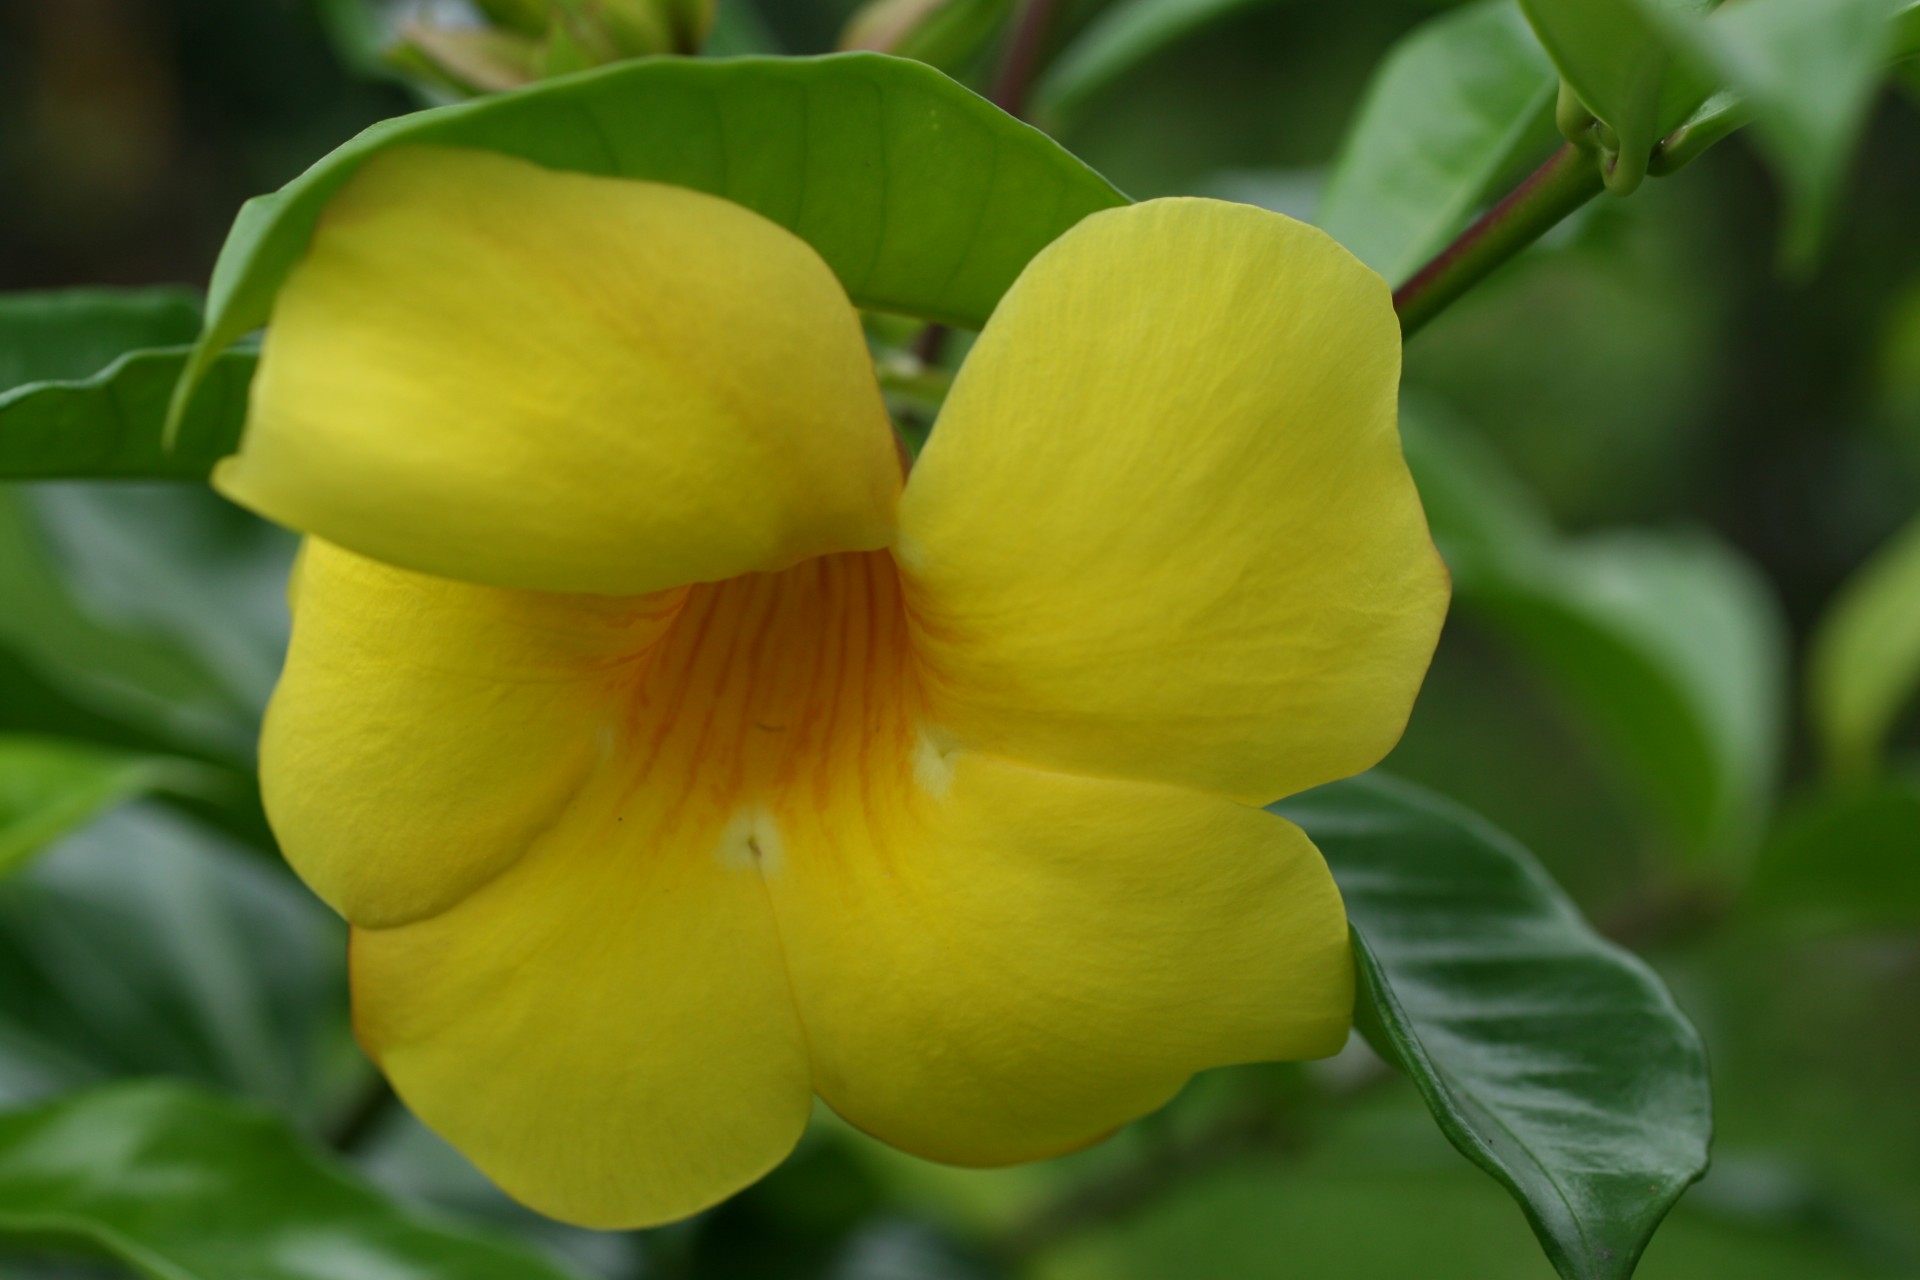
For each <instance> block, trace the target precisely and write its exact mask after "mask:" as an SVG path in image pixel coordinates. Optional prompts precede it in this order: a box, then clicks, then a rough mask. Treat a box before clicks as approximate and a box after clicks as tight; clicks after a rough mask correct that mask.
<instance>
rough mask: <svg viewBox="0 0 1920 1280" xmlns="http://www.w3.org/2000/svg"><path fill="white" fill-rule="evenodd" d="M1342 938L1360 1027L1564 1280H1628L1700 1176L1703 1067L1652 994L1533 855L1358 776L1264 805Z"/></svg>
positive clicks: (1705, 1126)
mask: <svg viewBox="0 0 1920 1280" xmlns="http://www.w3.org/2000/svg"><path fill="white" fill-rule="evenodd" d="M1277 808H1278V811H1279V812H1281V813H1282V814H1284V815H1285V816H1287V817H1288V818H1291V819H1292V820H1294V821H1296V822H1298V823H1300V825H1301V826H1303V827H1305V828H1306V830H1307V832H1308V834H1309V835H1311V836H1312V837H1313V839H1314V842H1315V843H1316V844H1318V845H1319V846H1320V849H1321V851H1322V852H1324V853H1325V854H1326V857H1327V862H1328V864H1329V865H1330V866H1331V867H1332V868H1333V873H1334V878H1335V879H1336V880H1338V881H1339V884H1340V891H1341V893H1342V895H1343V896H1344V897H1345V899H1346V903H1347V911H1348V914H1349V915H1350V916H1351V918H1352V920H1353V925H1354V953H1355V960H1356V962H1357V964H1358V968H1359V979H1360V996H1359V1011H1358V1013H1357V1015H1356V1018H1357V1021H1358V1022H1359V1024H1360V1026H1361V1028H1362V1030H1363V1031H1365V1032H1366V1034H1367V1038H1368V1040H1369V1042H1370V1043H1372V1044H1373V1046H1374V1047H1375V1048H1376V1049H1377V1050H1379V1051H1380V1053H1381V1054H1382V1056H1384V1057H1386V1058H1387V1059H1389V1060H1390V1061H1392V1062H1394V1063H1395V1064H1396V1065H1398V1066H1399V1067H1400V1068H1401V1069H1402V1070H1404V1071H1406V1072H1407V1074H1408V1075H1409V1076H1411V1077H1412V1079H1413V1082H1414V1084H1415V1085H1416V1086H1417V1087H1418V1088H1419V1090H1420V1093H1421V1096H1422V1097H1423V1098H1424V1099H1425V1101H1426V1103H1427V1106H1428V1108H1429V1110H1431V1111H1432V1112H1433V1116H1434V1119H1435V1120H1436V1121H1437V1122H1438V1123H1439V1125H1440V1128H1441V1130H1442V1131H1443V1132H1444V1133H1445V1134H1446V1136H1447V1138H1448V1140H1449V1141H1451V1142H1452V1143H1453V1145H1454V1146H1455V1147H1457V1148H1458V1149H1459V1150H1460V1153H1461V1154H1462V1155H1464V1156H1466V1157H1467V1158H1468V1159H1469V1160H1471V1161H1473V1162H1474V1163H1475V1164H1477V1165H1479V1166H1480V1167H1481V1168H1482V1169H1484V1170H1485V1171H1486V1172H1487V1173H1488V1174H1490V1175H1492V1176H1493V1177H1494V1178H1495V1179H1496V1180H1498V1181H1499V1182H1500V1183H1501V1185H1503V1186H1504V1187H1506V1188H1507V1190H1508V1191H1509V1192H1511V1193H1512V1195H1513V1197H1514V1199H1515V1200H1516V1201H1518V1202H1519V1204H1520V1207H1521V1209H1522V1210H1523V1211H1524V1212H1525V1213H1526V1216H1527V1220H1528V1222H1529V1223H1530V1224H1531V1225H1532V1227H1533V1230H1534V1234H1535V1235H1536V1236H1538V1237H1539V1240H1540V1243H1541V1246H1542V1247H1543V1248H1544V1249H1545V1250H1546V1253H1547V1256H1548V1258H1549V1259H1551V1260H1552V1262H1553V1265H1554V1267H1555V1268H1556V1269H1557V1270H1558V1271H1559V1273H1560V1274H1561V1275H1562V1276H1564V1277H1567V1280H1624V1278H1625V1277H1626V1276H1629V1275H1631V1274H1632V1272H1633V1268H1634V1265H1635V1264H1636V1263H1637V1262H1638V1260H1639V1258H1640V1254H1641V1251H1642V1250H1644V1249H1645V1248H1646V1244H1647V1241H1648V1239H1649V1238H1650V1237H1651V1236H1652V1235H1653V1231H1654V1228H1656V1227H1657V1226H1659V1224H1660V1220H1661V1219H1662V1218H1663V1217H1665V1216H1666V1213H1667V1211H1668V1210H1669V1209H1670V1208H1672V1207H1673V1204H1674V1202H1675V1201H1676V1200H1678V1199H1679V1197H1680V1194H1681V1193H1682V1192H1683V1191H1684V1190H1685V1189H1686V1187H1687V1185H1688V1184H1689V1183H1691V1182H1693V1181H1694V1180H1695V1179H1697V1178H1698V1177H1700V1175H1701V1174H1702V1173H1703V1172H1705V1170H1706V1166H1707V1147H1708V1143H1709V1141H1710V1138H1711V1133H1712V1118H1711V1111H1710V1104H1709V1097H1708V1087H1707V1065H1706V1057H1705V1052H1704V1050H1703V1049H1702V1046H1701V1044H1700V1039H1699V1036H1698V1035H1697V1033H1695V1031H1694V1029H1693V1027H1692V1026H1691V1025H1689V1023H1688V1022H1687V1020H1686V1018H1685V1017H1684V1016H1683V1015H1682V1014H1681V1013H1680V1011H1679V1009H1678V1008H1677V1007H1676V1006H1675V1005H1674V1002H1673V998H1672V996H1670V995H1669V994H1668V992H1667V990H1666V988H1665V987H1664V986H1663V985H1662V984H1661V982H1660V980H1659V979H1658V978H1657V977H1656V976H1655V975H1654V974H1653V973H1652V971H1651V970H1649V969H1648V968H1647V967H1646V966H1645V965H1643V964H1641V963H1640V962H1639V961H1638V960H1637V959H1636V958H1635V957H1634V956H1633V955H1631V954H1630V953H1628V952H1626V951H1624V950H1622V949H1621V948H1619V947H1616V946H1614V945H1613V944H1612V943H1609V942H1607V941H1606V940H1605V939H1603V938H1601V937H1600V936H1599V935H1598V934H1596V933H1595V932H1594V931H1593V930H1592V929H1591V928H1590V927H1589V926H1588V925H1587V924H1586V922H1585V921H1584V920H1582V919H1581V918H1580V915H1579V913H1578V911H1576V910H1575V908H1574V907H1573V905H1572V904H1571V903H1570V902H1568V901H1567V899H1566V897H1565V895H1563V894H1562V893H1561V892H1560V890H1559V889H1558V888H1557V887H1556V886H1555V885H1554V884H1553V882H1552V881H1551V880H1550V879H1548V877H1547V875H1546V873H1545V872H1544V871H1542V870H1541V869H1540V867H1539V865H1538V864H1537V863H1536V862H1535V861H1534V860H1533V858H1532V856H1531V855H1530V854H1528V853H1527V851H1526V850H1525V849H1522V848H1521V847H1520V846H1519V845H1517V844H1516V843H1514V841H1513V840H1511V839H1510V838H1508V837H1507V836H1505V835H1503V834H1502V833H1500V832H1499V831H1496V830H1494V829H1493V828H1492V827H1490V826H1488V825H1487V824H1486V823H1484V822H1482V821H1481V820H1480V819H1478V818H1476V817H1475V816H1473V815H1472V814H1470V813H1467V812H1466V811H1464V810H1462V809H1459V808H1458V807H1456V806H1454V805H1452V804H1449V803H1448V802H1446V801H1444V800H1441V799H1440V798H1438V797H1436V796H1432V795H1430V794H1427V793H1425V792H1422V791H1419V790H1418V789H1416V788H1413V787H1410V786H1407V785H1406V784H1404V783H1398V782H1391V781H1386V780H1382V779H1377V778H1361V779H1355V780H1353V781H1350V782H1345V783H1336V784H1335V785H1333V786H1330V787H1323V788H1320V789H1319V790H1317V791H1313V792H1310V793H1308V794H1307V795H1305V796H1301V797H1298V798H1296V799H1293V800H1290V801H1287V802H1285V803H1283V804H1281V805H1279V806H1277Z"/></svg>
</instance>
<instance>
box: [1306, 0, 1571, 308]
mask: <svg viewBox="0 0 1920 1280" xmlns="http://www.w3.org/2000/svg"><path fill="white" fill-rule="evenodd" d="M1558 85H1559V80H1558V78H1557V77H1556V75H1555V74H1554V69H1553V63H1552V61H1551V60H1550V59H1549V58H1548V57H1547V55H1546V53H1545V51H1543V50H1542V49H1541V48H1540V44H1539V42H1538V41H1537V40H1535V39H1534V36H1533V32H1532V31H1531V30H1530V29H1529V28H1528V27H1527V24H1526V21H1525V20H1524V19H1523V18H1521V16H1520V13H1519V11H1518V10H1517V9H1515V8H1514V6H1513V4H1512V3H1511V0H1482V2H1481V3H1478V4H1472V5H1468V6H1467V7H1465V8H1463V9H1458V10H1455V11H1453V12H1451V13H1445V14H1442V15H1440V16H1439V17H1437V18H1433V19H1430V20H1429V21H1427V22H1426V23H1424V24H1422V25H1421V26H1419V27H1417V28H1415V29H1414V31H1413V33H1412V34H1411V35H1409V36H1407V37H1406V38H1405V39H1403V40H1402V41H1401V42H1400V43H1399V44H1398V45H1396V46H1394V48H1393V50H1392V52H1390V53H1389V54H1388V55H1387V58H1386V60H1385V61H1384V62H1382V63H1381V64H1380V68H1379V70H1378V71H1376V72H1375V73H1374V76H1373V82H1372V84H1371V85H1369V86H1368V88H1367V96H1366V99H1365V100H1364V101H1363V102H1362V103H1361V106H1360V114H1359V116H1358V117H1357V118H1356V119H1355V120H1354V123H1353V127H1352V128H1351V129H1350V130H1349V131H1348V133H1347V138H1346V141H1345V142H1343V143H1342V144H1341V147H1340V153H1339V156H1338V157H1337V158H1336V159H1335V161H1334V165H1333V175H1332V177H1331V178H1330V179H1328V182H1327V190H1326V195H1325V196H1324V197H1323V199H1322V202H1321V206H1320V216H1319V218H1318V222H1319V224H1320V226H1321V227H1322V228H1324V229H1325V230H1326V231H1327V233H1328V234H1329V235H1331V236H1333V238H1334V239H1336V240H1338V241H1340V243H1342V244H1344V245H1346V246H1347V248H1349V249H1351V250H1353V252H1354V253H1355V255H1357V256H1358V257H1359V258H1360V260H1361V261H1362V262H1365V263H1366V264H1367V265H1368V266H1370V267H1372V268H1373V269H1374V270H1375V271H1378V272H1379V273H1380V274H1381V275H1383V276H1385V277H1386V278H1387V281H1388V283H1390V284H1396V285H1397V284H1400V283H1402V282H1404V281H1405V280H1406V279H1407V277H1408V276H1410V275H1412V274H1413V272H1414V271H1415V270H1416V269H1417V268H1418V267H1419V266H1420V265H1421V264H1423V263H1424V262H1426V261H1427V260H1428V259H1429V258H1431V257H1432V256H1433V255H1434V254H1436V253H1438V252H1439V251H1440V250H1441V249H1442V248H1444V247H1445V246H1446V243H1447V241H1448V240H1449V239H1450V238H1452V237H1453V236H1454V235H1455V234H1456V233H1457V232H1458V231H1459V230H1460V228H1461V227H1462V226H1463V225H1465V223H1466V220H1467V217H1468V215H1470V214H1471V213H1472V212H1473V211H1474V209H1475V207H1476V206H1478V205H1479V204H1480V203H1481V202H1482V201H1483V200H1484V199H1485V198H1486V196H1487V193H1488V191H1489V190H1490V189H1491V188H1492V186H1493V184H1494V183H1495V182H1497V181H1498V180H1499V179H1500V178H1501V176H1502V175H1504V174H1505V173H1507V172H1508V171H1509V170H1510V169H1511V168H1512V167H1513V165H1514V163H1515V161H1516V160H1517V159H1518V158H1519V157H1521V156H1522V155H1524V154H1527V153H1528V152H1530V151H1544V150H1545V148H1544V147H1541V146H1539V142H1540V140H1541V139H1542V138H1543V137H1550V136H1551V133H1552V128H1553V104H1554V95H1555V92H1556V90H1557V88H1558Z"/></svg>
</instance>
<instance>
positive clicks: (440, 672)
mask: <svg viewBox="0 0 1920 1280" xmlns="http://www.w3.org/2000/svg"><path fill="white" fill-rule="evenodd" d="M296 584H297V591H296V592H295V593H294V594H295V596H296V600H297V603H296V606H295V612H294V626H293V641H292V645H291V647H290V649H289V651H288V654H287V664H286V669H285V671H284V672H283V673H282V675H281V677H280V684H279V687H278V689H276V690H275V692H274V697H273V702H272V705H271V706H270V707H269V709H268V712H267V719H266V725H265V728H264V730H263V732H262V736H261V744H260V772H261V787H262V790H263V792H264V794H265V798H266V804H267V813H268V815H269V817H270V818H271V819H272V822H273V828H274V832H275V834H276V835H277V836H278V837H279V840H280V846H281V848H282V849H283V850H284V851H285V853H286V855H287V858H288V860H289V861H290V862H291V863H292V864H293V866H294V867H295V869H296V870H298V871H299V872H300V874H301V875H302V876H303V877H304V878H305V879H306V881H307V883H308V884H310V885H311V886H313V888H314V890H315V891H316V892H317V893H319V894H320V896H321V897H322V898H325V899H326V900H327V901H328V902H329V903H331V904H332V905H333V907H334V908H335V909H336V910H338V911H340V912H341V913H342V914H343V915H345V916H346V917H347V918H348V919H350V920H352V921H354V922H355V923H357V924H368V925H391V924H399V923H402V922H404V921H408V920H415V919H419V918H420V917H422V916H427V915H432V914H433V913H435V912H437V911H441V910H444V909H445V908H446V907H447V906H449V905H450V904H452V903H453V902H455V901H457V900H458V899H460V898H461V897H464V896H465V895H466V894H468V893H470V892H472V890H473V889H474V888H475V887H476V886H477V885H479V884H481V883H483V882H484V881H486V880H487V879H489V878H490V877H492V876H494V875H497V874H499V873H500V872H501V871H502V870H503V869H505V868H506V867H507V866H508V865H509V864H511V863H512V862H513V861H514V860H515V859H516V858H518V857H519V856H520V855H521V854H522V853H524V852H525V851H526V849H527V847H528V846H529V845H530V844H531V843H532V841H533V840H534V838H535V837H536V836H537V835H539V834H540V832H541V831H543V830H544V829H545V828H546V827H548V826H549V825H551V824H552V823H553V822H554V821H555V820H556V818H557V817H558V815H559V814H560V813H561V811H562V810H563V809H564V808H565V807H566V805H567V804H568V803H569V802H570V801H571V800H572V798H573V797H574V795H575V793H576V792H578V791H579V789H580V788H581V786H582V785H583V784H584V783H585V781H586V779H587V778H588V777H589V775H590V774H591V773H592V771H593V769H594V768H595V766H596V765H597V764H598V762H599V761H600V759H601V757H602V755H603V753H604V752H605V750H606V742H607V739H608V736H609V735H610V734H611V733H613V732H614V730H615V726H616V725H617V723H618V718H619V711H618V708H617V706H616V705H615V701H616V700H615V698H614V696H613V695H612V694H611V693H610V690H612V689H617V688H619V687H620V686H621V682H622V681H623V680H625V679H627V678H628V677H629V674H630V673H631V671H632V670H633V669H634V667H635V665H636V664H637V663H640V662H643V661H644V660H645V658H646V655H647V652H648V649H649V646H650V645H651V644H652V643H653V641H654V640H655V639H656V638H657V637H658V636H659V635H660V633H661V632H662V630H663V629H664V628H665V627H666V625H667V624H668V622H669V621H670V620H671V619H672V617H673V616H674V611H675V609H676V608H677V606H678V604H679V601H680V598H681V595H682V594H683V593H681V592H670V593H665V594H664V595H661V596H655V597H634V598H628V597H610V596H560V595H547V594H544V593H539V592H529V591H507V590H502V589H499V588H495V587H476V586H471V585H468V584H465V583H457V582H448V581H445V580H443V579H438V578H431V577H427V576H425V575H423V574H416V573H410V572H407V571H406V570H402V569H394V568H391V567H389V566H387V565H384V564H381V563H379V562H378V561H374V560H368V559H365V558H363V557H361V556H357V555H354V554H353V553H352V552H349V551H342V550H341V549H340V548H338V547H335V546H331V545H329V544H327V543H324V542H320V541H318V540H315V539H308V540H307V542H306V544H305V546H304V548H303V550H302V552H301V556H300V562H299V568H298V571H297V575H296Z"/></svg>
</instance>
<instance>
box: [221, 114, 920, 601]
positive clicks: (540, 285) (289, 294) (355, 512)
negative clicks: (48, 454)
mask: <svg viewBox="0 0 1920 1280" xmlns="http://www.w3.org/2000/svg"><path fill="white" fill-rule="evenodd" d="M214 483H215V485H216V486H217V487H218V488H219V489H220V490H221V491H222V492H223V493H225V494H226V495H227V496H229V497H231V498H232V499H234V500H235V501H236V502H239V503H240V504H241V505H243V506H247V507H250V508H252V509H253V510H255V511H257V512H259V513H260V514H262V515H265V516H267V517H269V518H271V519H274V520H277V521H279V522H281V523H283V524H287V525H291V526H293V527H295V528H298V529H303V530H306V531H307V532H310V533H315V534H318V535H319V536H321V537H324V538H326V539H327V540H329V541H331V542H335V543H338V544H339V545H341V546H345V547H349V548H351V549H353V550H355V551H358V552H360V553H361V554H363V555H368V556H373V557H375V558H378V559H381V560H385V561H387V562H389V563H392V564H397V565H402V566H405V567H408V568H413V569H418V570H422V571H424V572H428V573H433V574H437V575H440V576H442V577H450V578H458V579H462V580H465V581H470V582H482V583H488V584H491V585H495V586H509V587H536V588H540V589H544V590H551V591H595V592H610V593H632V594H639V593H645V592H650V591H655V590H659V589H661V588H664V587H670V586H678V585H681V584H684V583H689V582H701V581H710V580H716V579H720V578H726V577H730V576H732V575H735V574H739V573H744V572H747V571H750V570H765V569H777V568H781V567H784V566H786V565H789V564H793V563H795V562H797V561H799V560H802V559H805V558H807V557H810V556H815V555H821V554H825V553H828V552H833V551H845V550H870V549H874V548H877V547H880V546H883V545H885V544H886V542H887V541H888V539H889V537H890V536H891V530H892V525H893V513H894V504H895V500H896V497H897V495H898V492H899V486H900V468H899V461H898V457H897V454H896V451H895V446H894V442H893V434H892V431H891V428H890V427H889V425H888V422H887V417H886V411H885V409H884V407H883V405H882V404H881V400H880V393H879V389H878V386H877V384H876V383H875V380H874V376H873V370H872V364H871V360H870V358H869V356H868V353H867V349H866V345H865V342H864V340H863V338H862V336H861V332H860V325H859V321H858V318H857V316H856V314H855V312H854V310H853V307H852V305H851V304H850V303H849V302H848V301H847V297H846V294H845V292H844V291H843V290H842V289H841V287H840V284H839V282H838V281H837V280H836V279H835V278H834V276H833V273H832V272H831V270H829V269H828V267H827V265H826V264H825V263H824V262H823V261H821V259H820V257H819V255H818V254H816V253H815V252H814V251H813V250H812V249H811V248H810V247H809V246H807V245H806V244H805V243H804V242H803V241H801V240H800V239H799V238H798V237H796V236H794V235H793V234H792V233H790V232H788V231H786V230H784V229H783V228H781V227H779V226H777V225H775V224H774V223H772V222H770V221H768V220H767V219H765V218H762V217H761V216H759V215H758V214H756V213H753V212H751V211H749V210H747V209H745V208H743V207H741V206H739V205H735V204H732V203H730V202H728V201H725V200H721V199H718V198H716V197H714V196H710V195H705V194H702V193H699V192H695V191H690V190H686V189H683V188H679V187H670V186H662V185H659V184H655V183H647V182H635V181H626V180H620V179H612V178H600V177H592V176H588V175H583V174H575V173H556V172H551V171H548V170H545V169H541V168H539V167H537V166H535V165H532V164H528V163H527V162H525V161H522V160H517V159H513V158H511V157H507V156H502V155H495V154H491V153H486V152H479V151H453V150H431V149H422V148H411V149H399V150H395V151H389V152H384V153H382V154H380V155H378V156H376V157H374V158H373V159H372V160H370V161H368V162H367V163H366V164H365V165H364V166H362V168H361V169H360V171H359V173H358V174H357V175H356V176H355V177H354V179H353V180H352V181H351V182H350V183H349V184H348V185H347V187H346V188H345V189H344V190H343V191H342V192H341V193H340V194H339V195H338V196H336V197H335V198H334V200H333V202H332V203H331V204H330V205H329V206H328V208H327V212H326V214H325V216H324V217H323V219H322V221H321V224H320V227H319V229H318V231H317V232H316V233H315V235H314V239H313V243H312V245H311V247H310V249H309V250H308V253H307V256H306V258H305V259H304V260H303V261H302V262H301V264H300V265H299V266H298V267H297V268H296V269H295V270H294V272H293V273H292V275H291V276H290V277H289V278H288V281H287V283H286V285H285V287H284V288H283V289H282V291H281V294H280V297H279V299H278V302H277V303H276V305H275V308H274V312H273V319H272V323H271V325H270V327H269V329H268V334H267V340H266V347H265V351H264V353H263V356H262V359H261V364H260V371H259V373H258V375H257V376H256V378H255V380H254V383H253V391H252V401H251V406H250V411H249V415H248V423H247V429H246V433H245V436H244V438H243V439H242V441H241V448H240V452H239V453H238V454H237V455H236V456H235V457H233V458H230V459H228V460H227V461H225V462H224V463H222V464H221V465H220V467H219V469H218V470H217V472H216V474H215V477H214Z"/></svg>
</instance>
